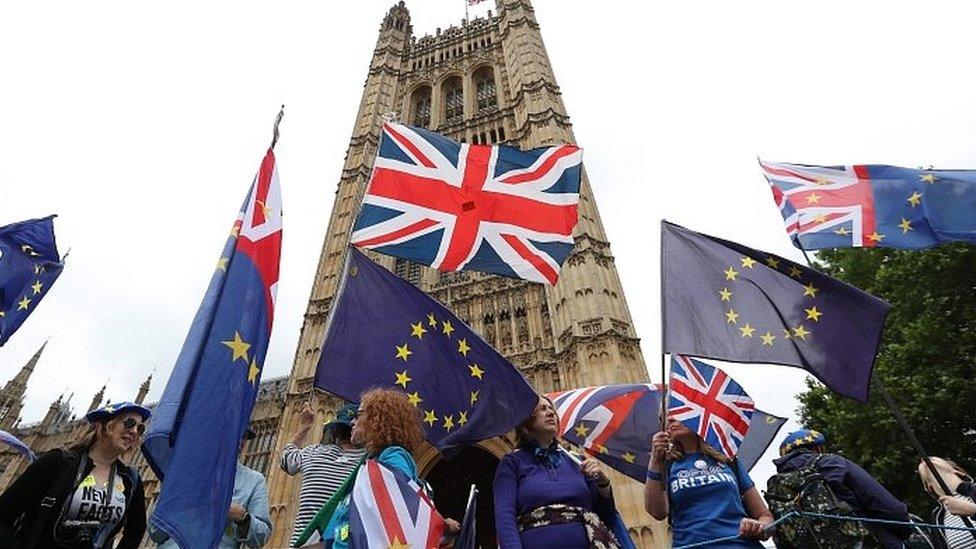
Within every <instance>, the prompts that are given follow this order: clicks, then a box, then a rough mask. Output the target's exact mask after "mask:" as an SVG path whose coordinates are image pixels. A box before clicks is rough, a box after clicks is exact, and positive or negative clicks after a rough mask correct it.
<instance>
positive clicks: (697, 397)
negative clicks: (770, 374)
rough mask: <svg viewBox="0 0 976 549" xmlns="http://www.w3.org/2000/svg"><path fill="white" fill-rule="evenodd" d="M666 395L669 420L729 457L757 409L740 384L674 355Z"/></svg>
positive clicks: (715, 370)
mask: <svg viewBox="0 0 976 549" xmlns="http://www.w3.org/2000/svg"><path fill="white" fill-rule="evenodd" d="M668 397H669V402H668V404H669V406H668V416H669V417H670V418H671V419H674V420H677V421H680V422H681V423H683V424H684V425H685V427H688V429H690V430H691V431H692V432H693V433H696V434H697V435H698V436H699V437H701V439H702V441H703V442H705V444H708V445H709V446H711V447H712V448H715V449H716V450H718V451H720V452H722V453H723V454H725V455H726V456H727V457H728V458H729V459H732V458H734V457H735V455H736V454H737V453H738V451H739V447H740V446H741V445H742V441H743V440H744V439H745V438H746V434H748V432H749V423H750V422H751V421H752V414H753V412H755V409H756V407H755V405H754V404H753V402H752V399H751V398H749V395H748V394H746V391H745V389H743V388H742V386H741V385H739V384H738V383H736V382H735V380H734V379H732V378H731V377H729V375H728V374H726V373H725V372H723V371H722V370H719V369H718V368H716V367H714V366H710V365H708V364H705V363H704V362H699V361H697V360H693V359H691V358H688V357H686V356H684V355H677V354H676V355H672V356H671V390H670V391H669V392H668Z"/></svg>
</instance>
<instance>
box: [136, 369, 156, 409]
mask: <svg viewBox="0 0 976 549" xmlns="http://www.w3.org/2000/svg"><path fill="white" fill-rule="evenodd" d="M150 383H152V374H149V377H147V378H146V381H143V382H142V385H140V386H139V394H138V395H136V404H142V403H143V402H144V401H145V400H146V395H147V394H148V393H149V384H150Z"/></svg>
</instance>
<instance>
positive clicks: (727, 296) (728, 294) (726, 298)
mask: <svg viewBox="0 0 976 549" xmlns="http://www.w3.org/2000/svg"><path fill="white" fill-rule="evenodd" d="M718 295H720V296H722V301H731V299H732V292H730V291H729V287H728V286H726V287H724V288H722V290H721V291H720V292H719V293H718Z"/></svg>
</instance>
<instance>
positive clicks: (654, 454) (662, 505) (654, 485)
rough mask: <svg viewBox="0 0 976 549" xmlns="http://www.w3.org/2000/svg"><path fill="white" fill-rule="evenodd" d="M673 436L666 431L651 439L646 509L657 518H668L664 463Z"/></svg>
mask: <svg viewBox="0 0 976 549" xmlns="http://www.w3.org/2000/svg"><path fill="white" fill-rule="evenodd" d="M670 442H671V438H670V437H669V436H668V434H667V433H666V432H664V431H661V432H659V433H657V434H655V435H654V438H652V439H651V461H650V463H648V464H647V481H646V482H645V483H644V509H645V510H646V511H647V512H648V513H649V514H650V515H651V516H652V517H654V518H655V519H657V520H664V519H666V518H668V512H669V511H670V510H669V509H668V495H667V493H666V492H665V490H667V488H668V487H667V485H666V484H665V479H664V464H665V460H666V459H667V455H668V444H669V443H670Z"/></svg>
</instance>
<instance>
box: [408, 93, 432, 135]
mask: <svg viewBox="0 0 976 549" xmlns="http://www.w3.org/2000/svg"><path fill="white" fill-rule="evenodd" d="M411 108H412V109H413V117H412V119H411V121H410V122H411V124H412V125H414V126H417V127H418V128H429V127H430V109H431V101H430V88H429V87H426V86H425V87H423V88H420V89H418V90H417V91H415V92H413V98H412V100H411Z"/></svg>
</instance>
